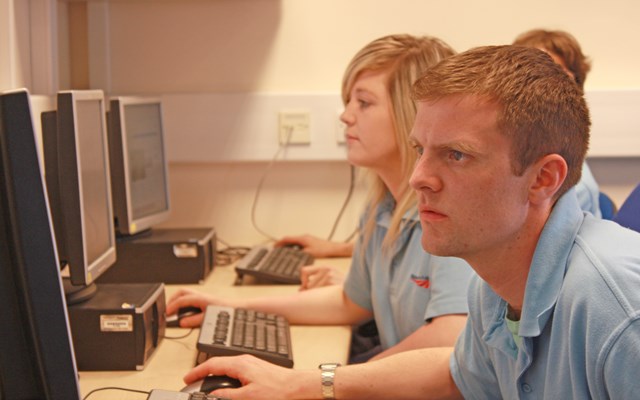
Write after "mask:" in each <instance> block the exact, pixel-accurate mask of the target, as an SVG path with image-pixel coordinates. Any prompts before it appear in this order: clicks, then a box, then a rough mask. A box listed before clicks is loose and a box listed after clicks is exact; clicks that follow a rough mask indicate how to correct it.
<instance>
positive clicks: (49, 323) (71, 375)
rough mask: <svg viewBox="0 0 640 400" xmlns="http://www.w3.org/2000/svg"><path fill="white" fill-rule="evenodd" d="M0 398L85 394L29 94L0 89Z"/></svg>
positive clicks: (59, 399) (61, 398)
mask: <svg viewBox="0 0 640 400" xmlns="http://www.w3.org/2000/svg"><path fill="white" fill-rule="evenodd" d="M0 166H1V167H0V192H1V193H0V271H1V272H0V273H1V275H2V276H0V303H1V304H2V307H0V320H2V321H3V327H4V328H3V329H0V397H2V398H7V399H10V398H19V399H27V398H39V399H47V400H65V399H74V398H75V399H79V398H80V389H79V384H78V372H77V366H76V362H75V355H74V352H73V344H72V341H71V335H70V329H69V319H68V315H67V309H66V303H65V299H64V295H63V290H62V284H61V278H60V269H59V267H58V262H57V261H58V256H57V254H56V248H55V245H54V237H53V230H52V227H51V216H50V211H49V208H48V202H47V198H46V196H45V184H44V179H43V174H42V172H41V170H40V162H39V156H38V153H37V147H36V140H35V134H34V129H33V117H32V115H31V104H30V98H29V94H28V92H27V91H26V90H20V91H11V92H5V93H2V94H0Z"/></svg>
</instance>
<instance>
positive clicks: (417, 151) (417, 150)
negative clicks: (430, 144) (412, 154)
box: [413, 144, 424, 155]
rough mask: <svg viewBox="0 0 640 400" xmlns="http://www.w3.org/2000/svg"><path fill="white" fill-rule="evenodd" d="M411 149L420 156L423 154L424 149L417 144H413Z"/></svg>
mask: <svg viewBox="0 0 640 400" xmlns="http://www.w3.org/2000/svg"><path fill="white" fill-rule="evenodd" d="M413 149H414V150H415V151H416V153H418V154H420V155H422V153H424V148H423V147H422V146H420V145H419V144H414V145H413Z"/></svg>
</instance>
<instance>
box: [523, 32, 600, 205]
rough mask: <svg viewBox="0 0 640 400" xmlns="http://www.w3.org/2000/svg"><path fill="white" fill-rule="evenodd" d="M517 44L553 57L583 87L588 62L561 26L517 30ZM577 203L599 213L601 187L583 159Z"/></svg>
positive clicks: (582, 88)
mask: <svg viewBox="0 0 640 400" xmlns="http://www.w3.org/2000/svg"><path fill="white" fill-rule="evenodd" d="M513 44H514V45H516V46H527V47H535V48H537V49H540V50H542V51H544V52H545V53H547V54H549V56H551V58H552V59H553V61H555V62H556V63H557V64H558V65H560V66H561V67H562V69H563V70H564V72H566V73H567V74H569V76H570V77H571V78H573V80H574V81H575V82H576V84H578V86H579V87H580V89H581V90H582V91H584V82H585V81H586V80H587V74H588V73H589V71H590V70H591V62H590V61H589V59H588V58H587V57H586V56H585V55H584V54H583V53H582V49H581V48H580V44H579V43H578V41H577V40H576V38H575V37H573V35H571V34H570V33H568V32H565V31H560V30H544V29H532V30H530V31H527V32H524V33H522V34H520V35H519V36H518V37H517V38H516V40H515V41H514V42H513ZM576 193H577V194H578V200H579V201H580V206H581V207H582V209H583V210H584V211H589V212H590V213H591V214H593V215H595V216H596V217H601V216H602V212H601V211H600V188H599V186H598V183H597V182H596V179H595V178H594V176H593V174H592V173H591V169H589V166H588V165H587V162H586V161H585V162H584V163H583V164H582V179H581V180H580V182H578V184H577V186H576Z"/></svg>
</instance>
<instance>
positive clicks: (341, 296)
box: [166, 34, 473, 362]
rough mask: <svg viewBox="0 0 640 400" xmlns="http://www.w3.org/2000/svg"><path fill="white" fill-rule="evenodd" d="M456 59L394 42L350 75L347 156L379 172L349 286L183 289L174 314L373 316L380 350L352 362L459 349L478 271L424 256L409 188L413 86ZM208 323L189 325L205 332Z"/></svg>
mask: <svg viewBox="0 0 640 400" xmlns="http://www.w3.org/2000/svg"><path fill="white" fill-rule="evenodd" d="M452 54H454V51H453V50H452V49H451V48H450V47H449V46H448V45H447V44H445V43H444V42H442V41H441V40H439V39H436V38H433V37H428V36H424V37H416V36H412V35H406V34H404V35H390V36H385V37H382V38H379V39H377V40H374V41H373V42H371V43H369V44H368V45H366V46H365V47H364V48H363V49H361V50H360V51H359V52H358V53H357V54H356V55H355V56H354V58H353V59H352V61H351V62H350V64H349V66H348V67H347V69H346V71H345V74H344V79H343V82H342V99H343V102H344V105H345V109H344V112H343V113H342V115H341V119H342V121H343V122H344V123H345V125H346V127H347V128H346V133H345V137H346V140H347V148H348V153H347V154H348V159H349V162H350V163H352V164H353V165H357V166H359V167H363V168H366V169H367V170H369V171H371V173H372V183H371V192H370V196H369V201H368V204H367V207H366V211H365V212H364V214H363V216H362V219H361V224H360V232H361V234H360V235H359V237H358V241H357V244H356V248H355V250H354V252H353V258H352V264H351V267H350V269H349V273H348V276H347V278H346V280H345V281H344V283H343V284H340V285H329V286H323V287H319V288H315V289H314V290H305V291H299V292H297V293H296V294H294V295H288V296H276V297H269V298H242V299H227V298H219V297H214V296H210V295H204V294H201V293H197V292H194V291H191V290H187V289H182V290H180V291H178V292H177V293H176V294H175V295H174V296H173V297H172V298H171V299H170V300H169V302H168V304H167V310H166V311H167V313H168V314H169V315H170V314H173V313H175V312H176V311H177V310H178V309H179V308H180V307H185V306H197V307H200V308H201V309H203V310H204V309H205V308H206V306H207V305H208V304H219V305H224V306H231V307H236V308H249V309H255V310H259V311H263V312H269V313H276V314H280V315H283V316H284V317H286V318H287V319H288V320H289V322H290V323H291V324H317V325H320V324H329V325H337V324H338V325H356V324H359V323H362V322H364V321H367V320H370V319H372V318H374V319H375V324H376V326H377V330H378V333H379V338H380V349H379V350H380V352H379V353H377V354H376V350H375V349H366V350H371V352H367V353H365V354H357V356H358V357H357V359H353V361H354V362H359V361H365V360H367V359H368V358H369V357H380V358H381V357H386V356H388V355H390V354H394V353H397V352H401V351H405V350H409V349H415V348H421V347H430V346H451V345H453V343H454V342H455V339H456V337H457V336H458V335H459V333H460V331H461V329H462V327H463V326H464V324H465V321H466V313H467V301H466V292H467V288H468V283H469V280H470V277H471V275H472V274H473V271H472V270H471V269H470V267H469V265H468V264H467V263H466V262H464V261H463V260H461V259H459V258H453V257H437V256H432V255H431V254H428V253H425V252H424V251H423V250H422V247H421V244H420V241H421V236H422V228H421V226H420V223H419V218H418V212H417V208H416V195H415V193H414V192H413V191H412V190H411V188H410V187H409V183H408V180H409V176H410V172H411V169H412V167H413V164H414V163H415V161H416V158H417V155H416V153H415V152H414V151H413V149H412V146H411V143H410V142H409V133H410V130H411V127H412V125H413V121H414V119H415V113H416V108H415V104H414V102H413V101H412V100H411V98H410V91H411V85H412V83H413V82H414V81H415V79H417V77H418V76H419V74H420V73H421V72H422V71H424V70H425V69H427V68H428V67H429V66H431V65H433V64H435V63H437V62H438V61H440V60H442V59H444V58H446V57H448V56H451V55H452ZM202 318H203V316H202V315H197V316H194V317H191V318H190V319H183V320H182V323H183V326H197V325H199V324H200V323H201V321H202ZM364 350H365V349H363V351H364ZM374 354H375V355H374ZM354 355H355V354H354Z"/></svg>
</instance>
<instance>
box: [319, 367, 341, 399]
mask: <svg viewBox="0 0 640 400" xmlns="http://www.w3.org/2000/svg"><path fill="white" fill-rule="evenodd" d="M339 366H340V364H338V363H328V364H320V365H319V366H318V368H320V371H321V372H320V384H321V388H322V398H323V399H325V400H334V399H335V391H334V385H333V383H334V379H335V376H336V368H338V367H339Z"/></svg>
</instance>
